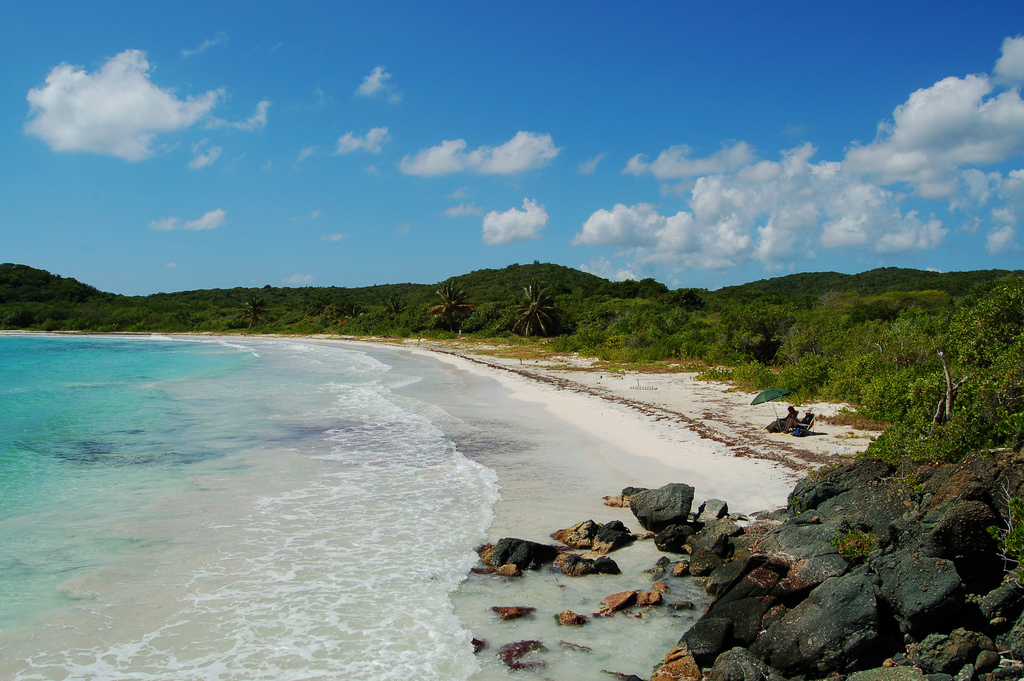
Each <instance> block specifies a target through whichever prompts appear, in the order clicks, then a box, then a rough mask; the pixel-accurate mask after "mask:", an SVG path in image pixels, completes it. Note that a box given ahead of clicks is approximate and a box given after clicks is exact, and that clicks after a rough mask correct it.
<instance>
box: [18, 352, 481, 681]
mask: <svg viewBox="0 0 1024 681" xmlns="http://www.w3.org/2000/svg"><path fill="white" fill-rule="evenodd" d="M418 373H419V375H418V376H412V375H403V374H402V372H401V371H399V370H395V369H394V368H393V367H392V366H389V365H387V364H384V363H382V362H381V361H379V360H378V359H375V358H374V357H372V356H370V355H369V354H367V353H364V352H360V351H356V350H351V349H345V348H340V347H338V346H329V347H328V346H322V345H316V344H313V343H296V342H289V341H284V340H282V341H276V340H248V339H245V340H239V341H234V340H231V341H224V340H215V339H160V338H132V337H124V338H117V337H79V336H71V337H51V336H0V652H2V653H3V654H2V655H0V678H3V679H19V680H20V679H100V678H102V679H275V680H279V679H319V678H348V679H361V678H366V679H370V678H372V679H390V678H395V679H398V678H401V679H408V678H417V679H459V678H467V677H468V676H469V675H471V674H472V673H473V672H474V671H475V670H476V669H477V667H478V665H477V662H476V661H475V660H474V658H473V655H472V648H471V645H470V642H469V639H470V634H469V632H468V631H466V630H465V629H464V627H463V625H462V624H461V623H460V621H459V620H458V619H457V618H456V617H455V616H454V614H453V612H452V606H451V602H450V599H449V594H450V592H451V591H452V590H453V589H454V588H455V587H456V586H457V585H458V583H459V581H460V580H461V579H462V578H463V577H464V575H465V573H466V571H467V569H468V567H469V566H470V565H471V564H472V563H473V561H474V559H475V555H474V554H473V552H472V548H473V547H474V546H475V545H476V544H477V543H478V542H479V541H480V540H481V538H482V537H483V536H484V533H485V531H486V528H487V526H488V523H489V522H490V519H491V508H492V506H493V504H494V502H495V499H496V495H497V492H496V485H495V479H494V474H493V473H492V472H491V471H489V470H487V469H485V468H483V467H482V466H479V465H477V464H475V463H473V462H471V461H468V460H467V459H466V458H464V457H463V456H462V455H461V454H460V453H459V452H458V450H457V447H456V446H455V444H454V443H453V442H452V441H451V439H450V438H449V437H448V436H446V435H445V433H444V432H442V430H441V429H440V428H439V427H438V425H436V424H437V423H438V422H440V421H441V420H443V419H444V418H445V415H444V414H441V413H439V410H437V409H436V408H434V407H431V406H430V405H428V404H426V403H424V402H421V401H418V400H416V399H413V398H411V397H403V396H402V395H401V394H400V393H401V390H400V389H401V388H402V387H403V386H408V385H410V384H412V383H414V382H417V381H420V382H421V381H424V380H427V381H429V380H432V379H430V377H429V376H427V377H426V378H424V375H423V372H422V371H420V372H418ZM439 376H440V372H439V373H438V377H435V378H434V379H433V380H443V379H442V378H440V377H439Z"/></svg>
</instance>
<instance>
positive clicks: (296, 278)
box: [284, 274, 315, 286]
mask: <svg viewBox="0 0 1024 681" xmlns="http://www.w3.org/2000/svg"><path fill="white" fill-rule="evenodd" d="M313 281H315V278H314V277H313V275H312V274H293V275H292V276H290V277H288V278H287V279H285V280H284V283H285V284H287V285H289V286H309V285H310V284H312V283H313Z"/></svg>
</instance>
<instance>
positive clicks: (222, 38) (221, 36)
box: [181, 31, 228, 57]
mask: <svg viewBox="0 0 1024 681" xmlns="http://www.w3.org/2000/svg"><path fill="white" fill-rule="evenodd" d="M227 42H228V34H227V33H226V32H225V31H221V32H220V33H218V34H217V37H216V38H213V39H212V40H210V39H207V40H204V41H203V42H202V44H201V45H199V47H195V48H192V49H184V50H182V51H181V56H182V57H191V56H192V55H194V54H200V53H202V52H206V51H207V50H208V49H210V48H211V47H216V46H217V45H224V44H226V43H227Z"/></svg>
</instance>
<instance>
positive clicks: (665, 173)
mask: <svg viewBox="0 0 1024 681" xmlns="http://www.w3.org/2000/svg"><path fill="white" fill-rule="evenodd" d="M692 151H693V150H692V149H690V147H689V146H687V145H685V144H679V145H676V146H674V147H669V148H668V149H666V150H665V151H663V152H661V153H660V154H658V158H656V159H654V161H652V162H650V163H647V162H646V161H644V155H643V154H637V155H636V156H634V157H633V158H631V159H629V162H627V163H626V167H625V168H624V169H623V170H622V172H623V173H628V174H630V175H643V174H645V173H651V174H652V175H654V177H655V178H656V179H658V180H660V181H662V182H664V181H666V180H679V179H684V178H689V177H697V176H699V175H708V174H716V173H726V172H730V171H733V170H736V169H737V168H741V167H743V166H745V165H749V164H750V163H752V162H753V161H754V159H755V158H756V155H755V154H754V149H753V148H752V147H751V146H750V145H749V144H747V143H746V142H743V141H740V142H736V143H735V144H733V145H732V146H723V147H722V149H721V150H720V151H717V152H715V153H714V154H711V156H708V157H707V158H695V159H691V158H689V156H690V153H691V152H692Z"/></svg>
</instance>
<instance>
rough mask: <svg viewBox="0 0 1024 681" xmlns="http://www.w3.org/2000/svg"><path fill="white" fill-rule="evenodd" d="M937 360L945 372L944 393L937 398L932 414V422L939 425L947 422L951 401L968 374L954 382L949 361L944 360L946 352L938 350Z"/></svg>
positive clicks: (950, 411) (949, 415)
mask: <svg viewBox="0 0 1024 681" xmlns="http://www.w3.org/2000/svg"><path fill="white" fill-rule="evenodd" d="M939 361H941V362H942V370H943V372H945V374H946V394H945V395H943V396H942V398H941V399H940V400H939V404H938V405H937V406H936V407H935V415H934V416H932V424H933V425H936V426H941V425H942V424H943V423H948V422H949V419H950V418H952V416H953V401H954V400H955V399H956V394H957V393H958V392H959V391H960V388H961V387H962V386H963V384H964V383H966V382H967V379H968V376H969V375H964V377H963V378H961V379H960V380H959V381H957V382H956V383H953V378H952V377H951V376H950V373H949V363H948V362H947V361H946V354H945V353H944V352H942V350H939Z"/></svg>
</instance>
